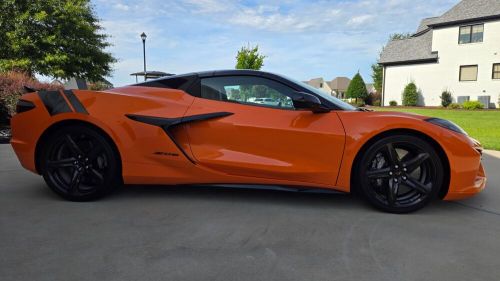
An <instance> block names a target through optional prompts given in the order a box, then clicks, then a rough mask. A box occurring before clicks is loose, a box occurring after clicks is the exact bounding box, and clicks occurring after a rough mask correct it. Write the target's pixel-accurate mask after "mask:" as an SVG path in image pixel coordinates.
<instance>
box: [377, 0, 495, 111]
mask: <svg viewBox="0 0 500 281" xmlns="http://www.w3.org/2000/svg"><path fill="white" fill-rule="evenodd" d="M379 63H380V64H381V65H382V66H383V69H384V70H383V73H384V79H383V90H382V102H383V104H384V105H388V104H389V102H390V101H392V100H395V101H397V102H398V104H401V93H402V91H403V89H404V87H405V85H407V84H408V83H409V82H415V84H416V85H417V87H418V88H419V90H420V92H421V98H420V101H419V103H420V105H426V106H438V105H440V104H441V100H440V95H441V93H442V92H443V91H444V90H449V91H450V92H451V93H452V95H453V98H454V102H463V101H465V100H469V99H470V100H479V101H481V102H482V103H483V104H485V105H486V106H489V107H494V106H495V104H496V103H497V101H498V99H499V95H500V1H499V0H463V1H461V2H459V3H458V4H457V5H456V6H454V7H453V8H452V9H451V10H449V11H447V12H446V13H444V14H443V15H441V16H438V17H433V18H427V19H423V20H422V21H421V23H420V26H419V27H418V29H417V31H416V32H415V34H413V35H412V36H411V37H410V38H408V39H403V40H393V41H390V42H389V43H388V44H387V46H386V47H385V48H384V50H383V51H382V53H381V56H380V60H379Z"/></svg>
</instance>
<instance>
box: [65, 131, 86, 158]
mask: <svg viewBox="0 0 500 281" xmlns="http://www.w3.org/2000/svg"><path fill="white" fill-rule="evenodd" d="M65 139H66V144H67V145H68V147H69V149H71V151H73V153H75V154H76V155H83V152H82V150H81V149H80V147H79V146H78V145H77V144H76V142H75V141H74V140H73V138H72V137H71V136H70V135H69V134H66V136H65Z"/></svg>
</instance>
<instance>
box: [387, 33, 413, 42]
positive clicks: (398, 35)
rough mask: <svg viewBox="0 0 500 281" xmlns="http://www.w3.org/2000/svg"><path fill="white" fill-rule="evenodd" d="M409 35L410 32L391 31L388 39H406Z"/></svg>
mask: <svg viewBox="0 0 500 281" xmlns="http://www.w3.org/2000/svg"><path fill="white" fill-rule="evenodd" d="M411 36H412V34H411V33H393V34H391V35H390V36H389V41H394V40H403V39H408V38H410V37H411Z"/></svg>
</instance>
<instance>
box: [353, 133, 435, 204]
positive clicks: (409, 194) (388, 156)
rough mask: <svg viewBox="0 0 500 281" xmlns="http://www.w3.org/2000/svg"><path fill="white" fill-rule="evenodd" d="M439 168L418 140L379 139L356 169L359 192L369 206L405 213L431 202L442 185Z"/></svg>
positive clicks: (402, 137)
mask: <svg viewBox="0 0 500 281" xmlns="http://www.w3.org/2000/svg"><path fill="white" fill-rule="evenodd" d="M443 171H444V169H443V164H442V162H441V159H440V158H439V155H438V153H437V152H436V149H435V148H434V147H433V146H432V145H431V144H429V143H428V142H427V141H425V140H423V139H422V138H419V137H416V136H411V135H395V136H389V137H386V138H383V139H380V140H378V141H376V142H375V143H373V144H372V145H371V146H370V147H368V149H367V150H366V151H365V152H364V154H363V156H362V157H361V158H360V161H359V163H358V165H357V175H356V176H357V180H356V182H357V184H358V186H357V187H358V188H359V191H361V194H362V195H363V196H364V197H365V198H366V200H367V201H368V202H369V203H371V204H372V205H373V206H375V207H377V208H379V209H381V210H383V211H386V212H391V213H408V212H413V211H416V210H418V209H421V208H422V207H424V206H425V205H427V204H428V203H429V202H430V201H432V200H433V199H434V198H435V197H436V195H437V194H438V192H439V190H440V188H441V186H442V185H443Z"/></svg>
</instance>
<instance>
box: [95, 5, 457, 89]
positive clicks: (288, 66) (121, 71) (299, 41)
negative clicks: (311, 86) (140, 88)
mask: <svg viewBox="0 0 500 281" xmlns="http://www.w3.org/2000/svg"><path fill="white" fill-rule="evenodd" d="M458 2H459V1H458V0H426V1H418V0H352V1H346V0H342V1H340V0H336V1H325V0H321V1H305V0H282V1H276V0H268V1H261V0H235V1H226V0H170V1H162V0H135V1H128V0H92V5H93V8H94V10H95V12H96V13H97V16H98V17H99V19H100V20H101V25H102V27H103V32H104V33H106V34H108V35H109V36H110V37H109V38H108V41H109V42H110V43H111V44H112V46H111V47H109V49H108V50H107V51H109V52H111V53H112V54H113V55H114V56H115V57H116V58H117V59H118V62H117V63H116V64H115V65H114V67H113V68H114V71H113V74H112V77H110V78H109V81H110V82H112V83H113V84H114V85H115V87H116V86H123V85H127V84H132V83H135V78H134V77H133V76H130V73H133V72H138V71H142V69H143V58H142V41H141V38H140V34H141V33H142V32H145V33H146V34H147V40H146V61H147V69H148V70H158V71H164V72H168V73H175V74H180V73H187V72H194V71H203V70H214V69H233V68H234V66H235V64H236V59H235V56H236V53H237V51H238V50H239V49H240V48H241V47H242V46H246V45H251V46H253V45H258V46H259V49H260V52H261V53H262V54H264V55H265V56H266V59H265V60H264V66H263V68H262V70H264V71H269V72H275V73H280V74H284V75H286V76H290V77H293V78H295V79H298V80H309V79H311V78H317V77H323V78H325V79H326V80H332V79H333V78H335V77H337V76H346V77H352V76H354V75H355V74H356V73H357V72H358V71H359V72H360V73H361V75H362V76H363V78H364V79H365V81H366V82H370V81H372V78H371V67H370V66H371V64H373V63H375V62H376V61H377V58H378V55H379V52H380V51H381V49H382V47H383V46H384V44H385V43H386V42H387V40H388V38H389V35H390V34H393V33H402V32H405V33H406V32H415V30H416V29H417V27H418V24H419V22H420V20H421V19H423V18H426V17H431V16H438V15H441V14H442V13H443V12H445V11H447V10H448V9H450V8H451V7H452V6H453V5H455V4H456V3H458Z"/></svg>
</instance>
